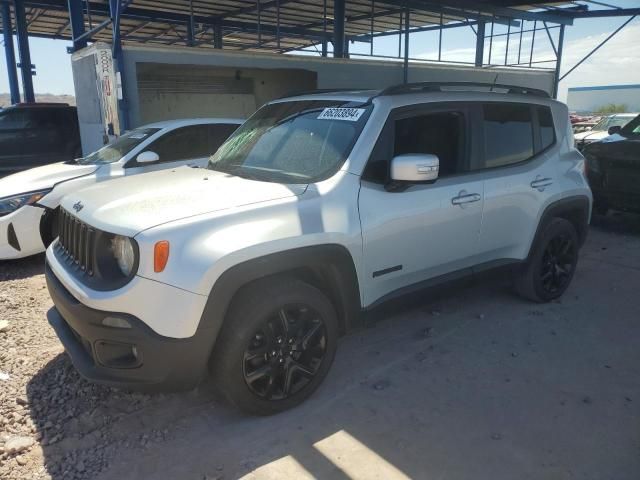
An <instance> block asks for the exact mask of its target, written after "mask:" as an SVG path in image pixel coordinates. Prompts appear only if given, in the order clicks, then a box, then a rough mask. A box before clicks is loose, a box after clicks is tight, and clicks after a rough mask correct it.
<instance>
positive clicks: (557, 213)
mask: <svg viewBox="0 0 640 480" xmlns="http://www.w3.org/2000/svg"><path fill="white" fill-rule="evenodd" d="M589 205H590V203H589V197H587V196H586V195H575V196H571V197H567V198H562V199H560V200H557V201H555V202H553V203H551V204H550V205H548V206H547V207H546V208H545V209H544V212H542V215H541V216H540V221H539V222H538V227H537V228H536V234H535V235H534V237H533V242H532V243H531V245H530V246H529V254H528V255H527V260H529V258H530V257H531V255H532V253H533V249H534V248H535V245H537V243H538V239H539V238H540V235H541V234H542V228H543V227H544V226H545V225H546V224H547V223H548V222H549V221H550V220H551V219H552V218H555V217H560V218H565V219H567V220H569V221H570V222H571V223H572V224H573V225H574V226H575V227H576V231H577V233H578V240H579V241H580V246H581V247H582V245H584V242H585V241H586V239H587V233H588V231H589V213H590V208H589Z"/></svg>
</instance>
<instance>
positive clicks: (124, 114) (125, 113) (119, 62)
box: [109, 0, 129, 134]
mask: <svg viewBox="0 0 640 480" xmlns="http://www.w3.org/2000/svg"><path fill="white" fill-rule="evenodd" d="M109 10H110V12H111V28H112V45H111V55H112V57H113V60H114V63H115V65H116V68H117V74H116V75H117V78H118V87H119V90H120V92H121V93H122V94H121V95H118V96H119V97H122V98H118V107H119V110H120V115H119V116H120V118H119V120H120V134H122V132H124V131H125V130H127V129H128V128H129V107H128V105H127V100H126V97H125V94H124V92H125V89H124V59H123V58H122V41H121V38H120V14H121V13H122V3H121V2H120V0H109ZM120 92H119V93H120Z"/></svg>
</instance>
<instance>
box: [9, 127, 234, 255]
mask: <svg viewBox="0 0 640 480" xmlns="http://www.w3.org/2000/svg"><path fill="white" fill-rule="evenodd" d="M241 124H242V120H238V119H229V118H211V119H203V118H198V119H191V120H172V121H165V122H159V123H154V124H151V125H146V126H144V127H140V128H136V129H135V130H131V131H130V132H127V133H125V134H124V135H122V136H121V137H119V138H118V139H116V140H115V141H113V142H112V143H110V144H109V145H106V146H104V147H102V148H101V149H100V150H98V151H96V152H93V153H92V154H90V155H87V156H86V157H84V158H78V159H75V160H69V161H67V162H61V163H56V164H53V165H46V166H43V167H38V168H33V169H31V170H26V171H24V172H20V173H16V174H14V175H10V176H8V177H6V178H3V179H0V260H6V259H12V258H22V257H27V256H29V255H34V254H36V253H40V252H43V251H44V250H45V248H46V246H47V245H48V244H49V243H50V242H51V240H53V238H55V237H56V235H57V230H56V227H57V222H56V220H55V218H56V215H57V211H58V205H59V203H60V199H61V198H62V197H63V196H64V195H66V194H67V193H69V192H76V191H77V190H78V189H80V188H83V187H86V186H88V185H91V184H94V183H99V182H103V181H105V180H112V179H114V178H118V177H122V176H127V177H128V176H132V175H137V174H141V173H147V172H153V171H156V170H163V169H167V168H174V167H179V166H182V165H189V166H192V167H203V166H206V164H207V160H208V159H209V156H210V155H211V154H213V153H215V152H216V150H217V149H218V147H219V146H220V145H221V144H222V143H223V142H224V141H225V140H226V139H227V137H229V135H231V133H233V131H234V130H235V129H236V128H238V126H239V125H241Z"/></svg>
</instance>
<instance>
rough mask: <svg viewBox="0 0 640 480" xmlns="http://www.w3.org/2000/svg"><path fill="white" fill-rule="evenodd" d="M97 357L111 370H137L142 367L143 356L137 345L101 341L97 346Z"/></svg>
mask: <svg viewBox="0 0 640 480" xmlns="http://www.w3.org/2000/svg"><path fill="white" fill-rule="evenodd" d="M95 350H96V357H97V360H98V362H99V363H100V364H101V365H104V366H105V367H109V368H136V367H139V366H140V365H142V355H140V352H139V351H138V349H137V347H136V346H135V345H131V344H127V343H116V342H109V341H106V340H99V341H97V342H96V344H95Z"/></svg>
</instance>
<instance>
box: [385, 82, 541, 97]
mask: <svg viewBox="0 0 640 480" xmlns="http://www.w3.org/2000/svg"><path fill="white" fill-rule="evenodd" d="M442 87H485V88H489V89H490V90H489V91H493V89H494V88H499V89H501V90H507V92H506V93H518V94H522V95H535V96H536V97H544V98H550V96H549V94H548V93H547V92H545V91H544V90H540V89H538V88H529V87H522V86H518V85H505V84H503V83H488V82H418V83H407V84H402V85H394V86H391V87H387V88H385V89H384V90H382V91H381V92H380V93H379V94H378V95H376V96H378V97H381V96H385V95H403V94H407V93H418V92H442Z"/></svg>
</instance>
